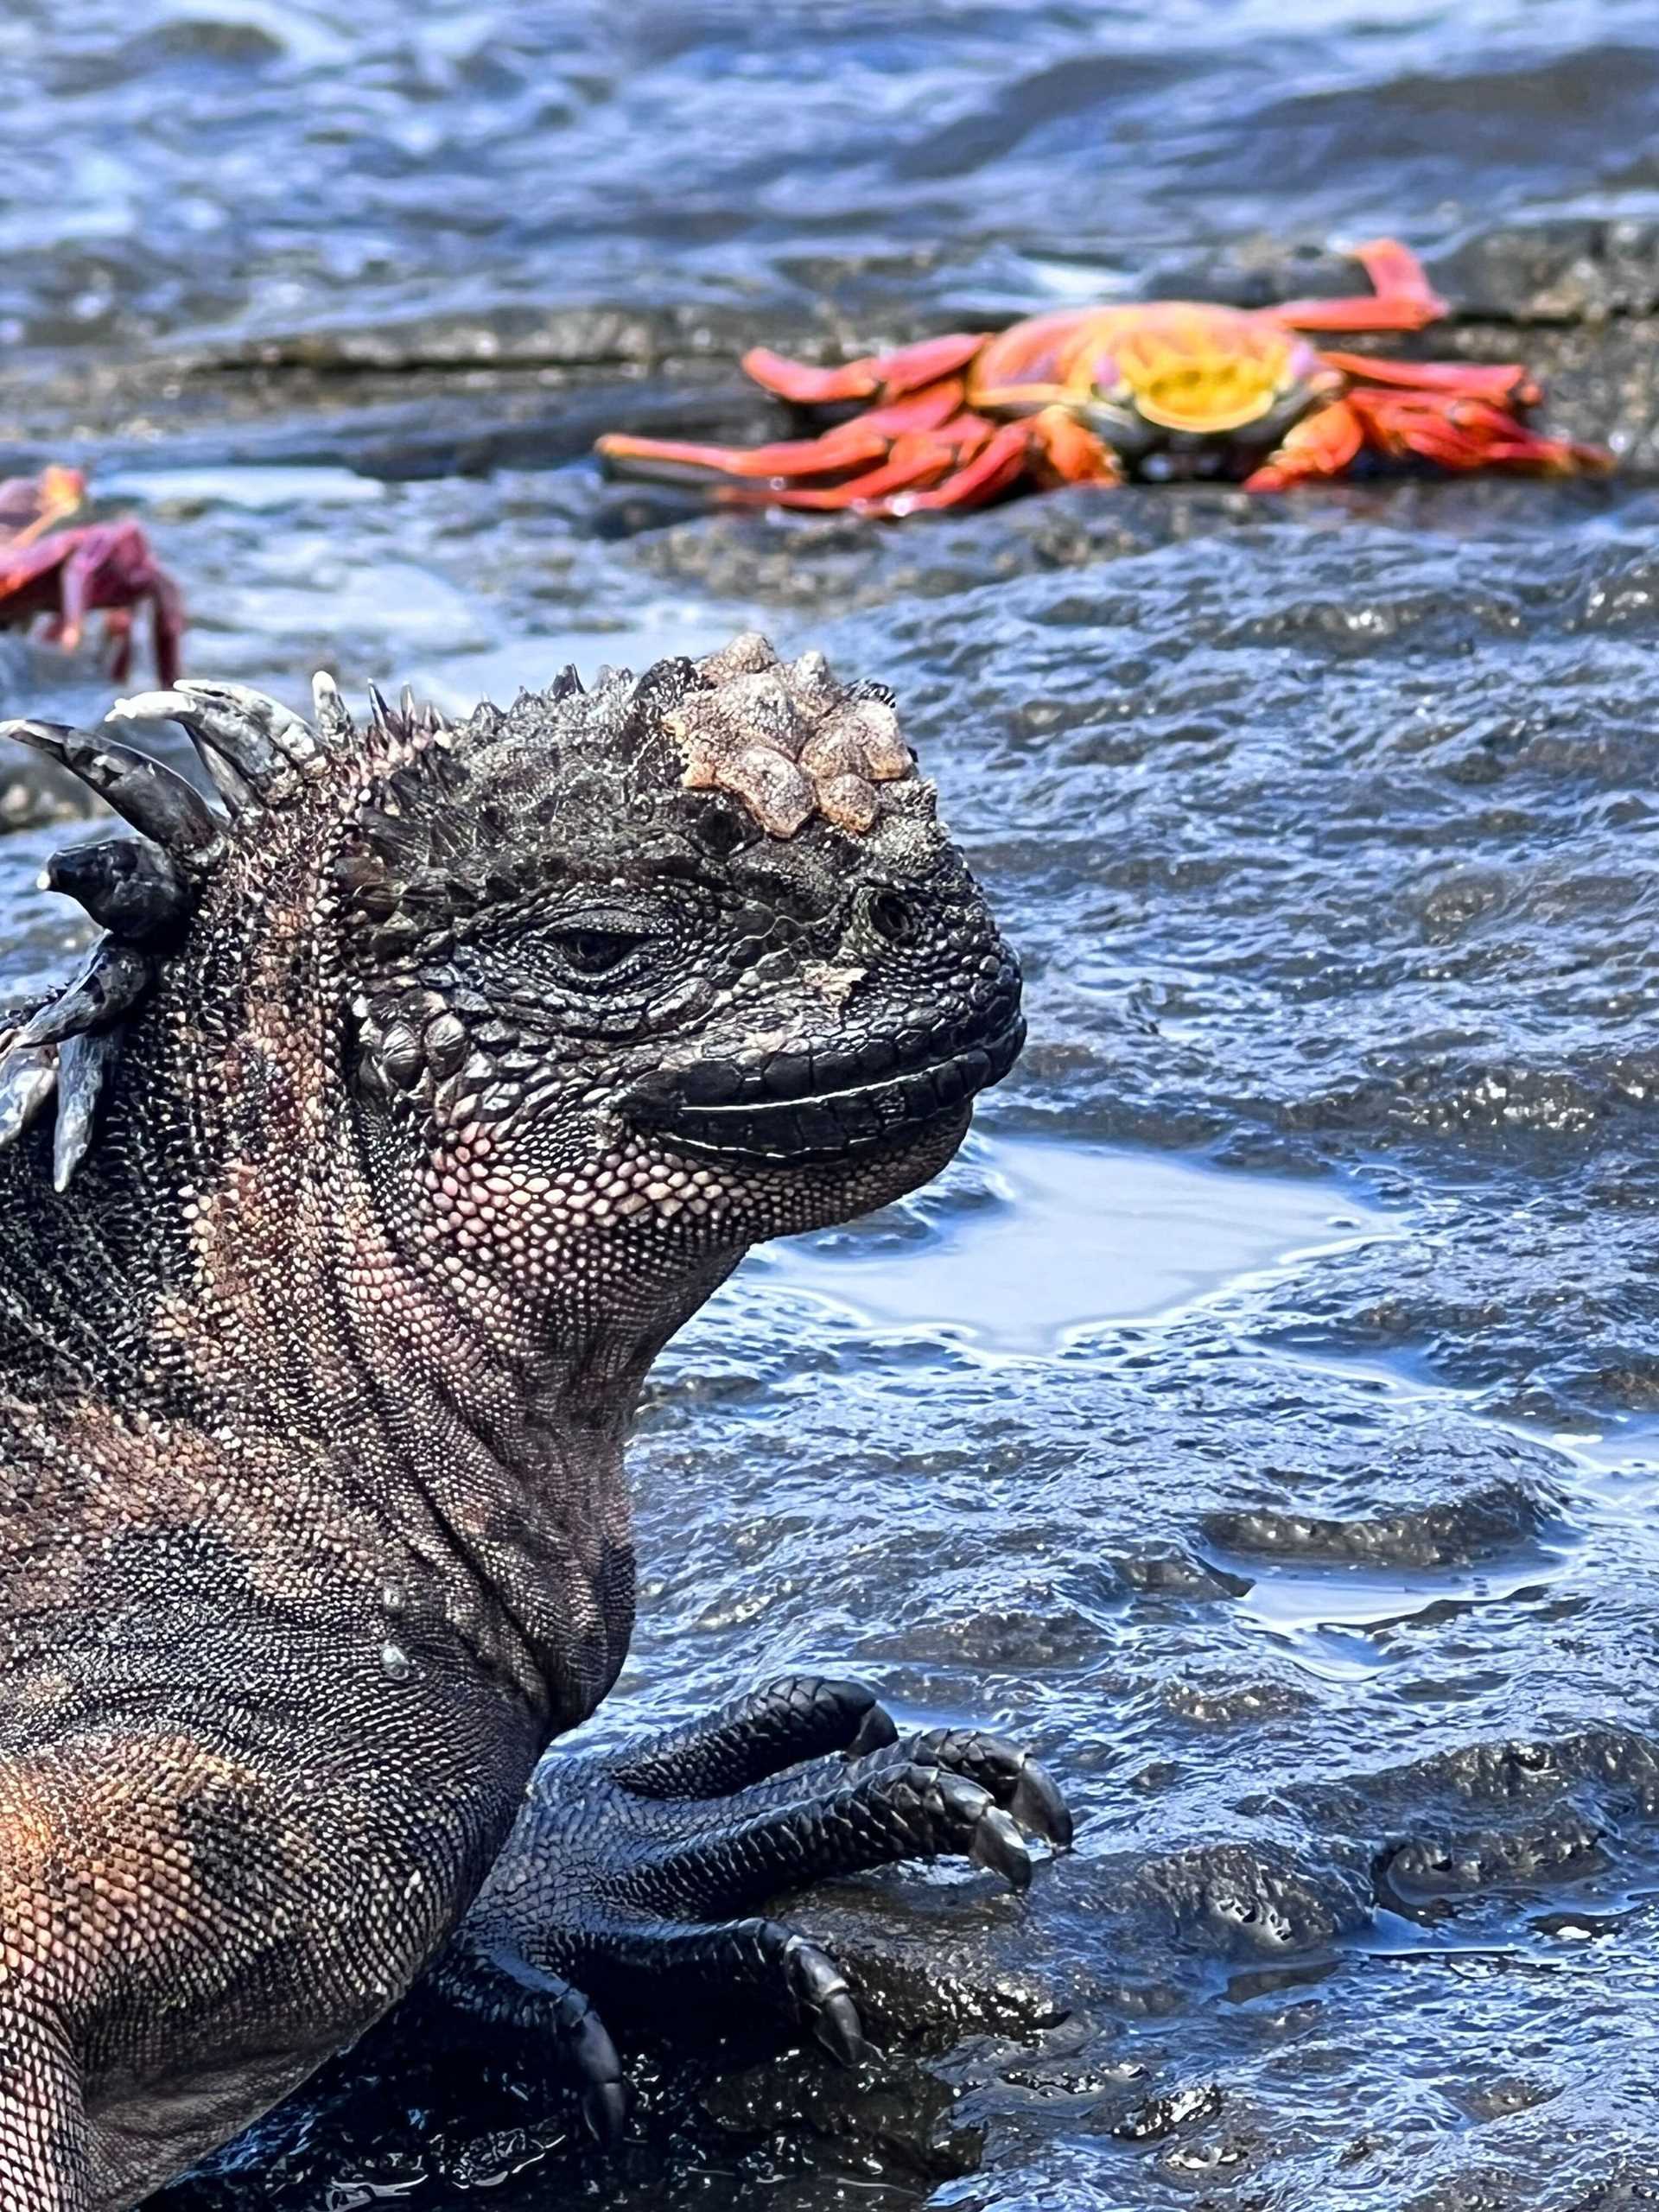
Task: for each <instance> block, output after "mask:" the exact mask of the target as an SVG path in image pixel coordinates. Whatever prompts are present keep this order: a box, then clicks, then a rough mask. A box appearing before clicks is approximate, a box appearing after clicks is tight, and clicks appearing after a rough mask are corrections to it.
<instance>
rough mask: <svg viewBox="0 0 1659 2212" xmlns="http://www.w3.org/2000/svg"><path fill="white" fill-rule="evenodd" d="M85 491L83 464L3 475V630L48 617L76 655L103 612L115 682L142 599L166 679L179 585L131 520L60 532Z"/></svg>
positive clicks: (52, 634)
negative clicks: (92, 619) (92, 618)
mask: <svg viewBox="0 0 1659 2212" xmlns="http://www.w3.org/2000/svg"><path fill="white" fill-rule="evenodd" d="M85 500H86V478H85V476H83V475H82V474H81V472H80V471H79V469H78V468H60V467H57V466H56V465H55V464H54V466H53V467H50V468H47V469H43V470H42V471H41V474H40V475H38V476H12V477H8V478H7V479H6V480H4V481H3V482H0V629H27V628H28V627H29V625H30V624H31V623H33V622H34V621H35V620H36V619H37V618H38V617H39V616H41V615H42V614H44V615H46V616H47V617H48V628H47V635H48V637H49V638H50V639H52V640H53V641H54V644H57V645H62V646H63V647H64V648H65V649H66V651H67V652H73V651H74V649H75V647H76V646H77V645H79V643H80V639H81V633H82V632H83V631H84V629H85V627H86V618H87V616H88V615H89V614H94V613H101V614H102V615H103V617H104V634H105V639H106V641H107V643H108V646H109V672H110V675H111V677H112V678H113V679H114V681H115V682H116V683H123V682H124V681H125V679H126V677H127V675H128V673H129V671H130V669H131V666H132V629H133V617H134V614H135V612H136V611H137V608H139V607H142V606H143V605H145V604H146V603H148V605H149V609H150V635H151V640H152V643H153V645H154V647H155V652H156V673H157V674H158V676H159V677H161V680H162V683H163V684H170V683H173V681H174V679H175V677H177V675H178V672H179V647H180V645H181V640H182V639H183V636H184V601H183V599H182V598H181V595H180V592H179V588H178V586H177V585H176V584H175V582H174V581H173V579H172V577H171V576H169V575H168V573H167V571H166V569H163V568H162V565H161V563H159V562H158V561H157V560H156V554H155V550H154V549H153V548H152V546H151V544H150V542H149V538H147V537H145V535H144V533H143V531H142V530H141V529H140V527H139V526H138V524H137V523H136V522H131V521H118V522H91V523H82V524H80V525H79V527H78V528H77V529H74V530H58V528H57V525H58V524H60V523H61V522H67V520H68V519H69V518H70V517H71V516H72V515H74V514H76V513H78V512H79V509H80V507H81V506H82V505H83V504H84V502H85ZM54 532H55V535H54Z"/></svg>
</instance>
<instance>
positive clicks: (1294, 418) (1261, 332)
mask: <svg viewBox="0 0 1659 2212" xmlns="http://www.w3.org/2000/svg"><path fill="white" fill-rule="evenodd" d="M1345 381H1346V379H1345V378H1344V376H1343V375H1342V372H1340V371H1339V370H1338V369H1335V368H1332V367H1331V366H1330V365H1328V364H1327V363H1326V362H1325V360H1324V359H1322V358H1321V356H1320V355H1319V353H1318V352H1317V351H1316V350H1315V348H1314V347H1313V346H1311V345H1310V344H1309V343H1308V342H1307V340H1306V339H1305V338H1302V337H1300V336H1299V335H1298V334H1296V333H1295V332H1294V331H1292V330H1287V329H1286V328H1285V327H1284V326H1283V325H1282V324H1281V323H1280V322H1278V321H1275V320H1274V318H1273V317H1272V315H1270V314H1262V313H1259V312H1252V311H1249V310H1244V309H1240V308H1224V307H1209V306H1205V305H1203V304H1201V303H1199V302H1193V301H1185V300H1180V301H1170V302H1163V303H1158V302H1154V303H1153V304H1152V305H1149V306H1135V307H1116V308H1092V309H1090V310H1088V311H1087V312H1084V313H1081V314H1079V313H1077V311H1076V310H1068V311H1065V312H1062V313H1058V314H1055V315H1038V316H1034V317H1033V319H1032V320H1030V321H1027V322H1020V323H1016V324H1015V325H1014V327H1013V328H1012V329H1010V330H1006V331H1003V332H1002V333H1001V334H1000V335H998V336H996V337H993V338H991V339H988V340H987V341H986V344H985V346H984V347H983V349H982V352H981V353H979V355H978V356H977V358H976V359H975V361H974V362H973V364H972V366H971V367H970V369H969V374H968V379H967V391H966V395H965V396H966V401H967V404H968V405H969V407H971V408H973V409H974V410H976V412H978V413H980V414H983V415H988V416H993V417H999V416H1000V417H1007V416H1016V415H1027V414H1033V413H1035V412H1036V411H1037V410H1039V408H1041V407H1045V406H1059V407H1063V408H1065V410H1067V411H1068V412H1069V413H1071V414H1072V415H1074V416H1076V418H1077V420H1078V421H1079V422H1081V423H1084V424H1085V425H1086V427H1087V428H1088V429H1090V430H1092V431H1093V432H1094V433H1095V435H1096V436H1097V437H1099V438H1101V439H1102V440H1103V442H1105V443H1106V444H1107V445H1109V446H1110V447H1111V448H1112V449H1113V450H1114V451H1115V452H1117V453H1121V454H1124V455H1125V457H1126V458H1132V457H1134V456H1135V454H1137V453H1139V452H1141V451H1142V450H1144V449H1145V448H1146V447H1147V446H1148V445H1149V444H1150V443H1152V442H1154V437H1153V435H1149V434H1161V433H1171V432H1173V433H1174V434H1176V435H1179V436H1182V437H1185V438H1209V437H1226V438H1232V439H1241V440H1243V441H1244V442H1248V443H1249V444H1251V445H1257V444H1260V445H1262V446H1263V447H1268V446H1272V445H1275V444H1277V442H1278V441H1279V440H1280V439H1281V437H1282V436H1283V435H1284V434H1285V432H1286V431H1287V429H1289V428H1290V427H1291V425H1292V424H1293V423H1296V422H1298V421H1300V418H1301V417H1302V416H1304V415H1306V413H1307V412H1308V411H1309V410H1311V409H1313V408H1314V407H1317V406H1321V405H1323V404H1325V402H1326V401H1327V400H1329V399H1332V398H1335V397H1338V395H1339V394H1340V393H1341V391H1342V390H1343V388H1344V383H1345Z"/></svg>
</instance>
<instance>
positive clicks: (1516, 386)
mask: <svg viewBox="0 0 1659 2212" xmlns="http://www.w3.org/2000/svg"><path fill="white" fill-rule="evenodd" d="M1355 258H1356V259H1357V261H1358V262H1359V263H1360V264H1361V265H1362V266H1363V269H1364V270H1365V273H1366V275H1367V276H1368V277H1370V280H1371V283H1372V285H1373V287H1374V288H1375V289H1373V291H1372V292H1371V293H1370V296H1367V297H1363V298H1356V299H1340V300H1293V301H1290V302H1287V304H1286V305H1285V306H1283V307H1274V308H1248V309H1246V308H1225V307H1216V306H1211V305H1207V304H1205V303H1204V302H1198V301H1192V300H1171V301H1160V302H1151V303H1149V304H1147V305H1145V306H1140V307H1116V308H1075V309H1065V310H1063V311H1062V312H1060V313H1058V314H1056V315H1035V316H1033V317H1032V318H1031V319H1030V320H1029V321H1025V322H1016V323H1015V324H1014V327H1013V328H1012V329H1010V330H1004V331H1001V332H1000V333H997V334H983V333H981V334H978V335H974V334H969V333H963V334H959V335H957V336H953V337H949V338H930V339H926V340H924V341H923V342H922V343H921V344H920V345H918V346H901V347H900V349H899V352H897V353H885V354H880V355H873V356H871V357H869V358H868V359H864V360H860V361H849V363H848V364H847V365H846V367H844V368H840V369H815V368H809V367H807V366H806V365H804V363H802V362H799V361H790V360H785V359H784V358H783V357H782V356H781V355H779V354H777V353H767V352H766V351H765V349H764V348H761V347H757V348H756V349H755V350H754V351H753V353H747V354H746V355H745V356H744V359H743V366H744V367H745V369H747V372H748V373H749V374H750V376H752V377H753V378H754V379H755V381H756V383H757V384H760V385H765V386H766V390H767V391H775V392H777V393H778V394H779V397H782V398H785V399H789V400H793V401H794V402H795V403H796V404H798V405H800V406H805V407H821V406H827V405H833V404H836V403H837V402H841V401H851V402H854V403H855V404H859V405H860V406H861V409H862V410H863V411H861V413H859V414H856V415H855V416H852V417H851V418H850V419H849V420H848V421H845V422H842V423H837V424H836V426H835V428H834V429H829V430H825V431H824V432H823V434H822V435H820V436H817V437H813V438H791V439H786V440H785V441H784V442H782V443H780V444H778V445H766V446H756V447H753V448H747V449H746V448H742V447H736V446H706V445H688V444H683V443H681V442H676V441H674V440H671V439H666V438H633V437H627V436H621V435H611V436H607V437H602V438H601V440H600V441H599V451H600V453H601V454H602V455H603V456H604V458H605V460H606V461H607V462H610V463H613V464H614V465H617V466H619V467H620V468H621V469H623V470H624V471H631V472H637V473H638V474H642V475H678V474H681V473H682V472H683V471H686V470H690V471H694V472H696V471H702V470H708V471H710V472H712V473H714V474H715V475H718V476H721V477H725V478H728V479H734V480H735V481H728V482H725V483H721V485H719V486H717V488H716V490H715V498H716V499H721V500H726V501H729V502H732V503H735V504H739V505H753V506H762V505H776V506H782V507H853V508H856V509H857V510H858V511H859V512H861V513H864V514H875V515H906V514H914V513H918V512H921V511H923V510H925V509H927V508H930V507H967V506H976V505H980V504H981V503H982V501H984V500H987V499H994V498H995V496H996V495H997V494H998V493H1002V492H1007V491H1009V490H1011V489H1012V488H1013V487H1014V486H1015V485H1017V484H1018V483H1019V482H1020V480H1021V479H1025V480H1027V481H1029V482H1031V483H1033V484H1035V485H1036V486H1039V487H1045V486H1052V485H1056V484H1122V483H1123V482H1124V481H1125V480H1127V479H1128V478H1130V477H1133V476H1147V477H1151V476H1166V477H1193V476H1209V477H1223V478H1226V479H1229V480H1238V479H1242V480H1243V484H1244V487H1245V489H1246V490H1247V491H1251V492H1280V491H1283V490H1284V489H1285V487H1286V486H1287V485H1291V484H1298V483H1303V482H1306V481H1307V480H1309V479H1311V478H1315V477H1322V476H1325V477H1328V476H1339V475H1340V474H1342V473H1343V471H1344V469H1345V468H1347V467H1348V466H1349V465H1350V463H1351V461H1354V460H1355V459H1356V457H1357V455H1358V454H1361V453H1363V452H1370V453H1377V454H1386V455H1387V456H1388V457H1389V459H1390V460H1395V461H1406V460H1411V459H1417V460H1422V461H1434V462H1437V463H1438V464H1439V465H1440V467H1442V468H1452V469H1465V468H1517V469H1534V470H1539V471H1542V472H1544V473H1547V474H1556V475H1567V476H1571V475H1577V474H1585V473H1599V472H1601V471H1603V470H1605V469H1607V468H1610V467H1611V466H1612V457H1611V454H1607V453H1605V452H1604V451H1603V450H1602V448H1600V447H1599V446H1586V445H1574V444H1572V443H1570V442H1567V440H1565V439H1560V438H1546V437H1541V436H1539V435H1537V433H1536V432H1535V431H1533V430H1529V429H1528V428H1527V425H1526V423H1525V421H1524V419H1523V411H1524V410H1526V409H1527V408H1529V407H1531V406H1533V405H1535V404H1536V402H1537V401H1538V399H1539V398H1540V397H1541V393H1540V391H1539V389H1538V386H1537V385H1535V383H1534V382H1533V381H1532V379H1531V378H1530V377H1529V375H1528V373H1527V372H1526V371H1525V369H1523V368H1519V367H1514V366H1503V367H1486V366H1484V365H1477V364H1475V363H1472V362H1461V361H1458V362H1439V361H1389V360H1379V359H1373V358H1372V357H1371V356H1370V355H1369V354H1362V353H1325V352H1323V351H1320V350H1319V349H1316V348H1315V347H1314V346H1310V345H1309V344H1308V343H1307V342H1306V340H1305V339H1304V338H1302V337H1301V336H1300V333H1301V332H1303V331H1391V330H1421V329H1423V328H1424V327H1426V326H1427V324H1429V323H1431V322H1433V321H1437V320H1438V319H1439V317H1440V316H1441V315H1445V314H1446V305H1445V302H1443V301H1441V300H1440V299H1439V298H1438V297H1437V296H1435V294H1434V293H1433V291H1432V290H1431V289H1429V283H1428V279H1427V277H1426V276H1425V275H1424V273H1423V270H1422V268H1421V264H1420V263H1419V262H1418V260H1417V257H1416V256H1415V255H1414V254H1413V253H1412V252H1410V251H1408V249H1407V248H1406V247H1405V246H1403V245H1398V244H1396V243H1395V241H1394V240H1393V239H1392V238H1377V239H1375V240H1373V241H1372V242H1371V243H1370V245H1363V246H1360V247H1359V248H1358V249H1357V252H1356V255H1355ZM757 479H758V480H759V481H756V480H757Z"/></svg>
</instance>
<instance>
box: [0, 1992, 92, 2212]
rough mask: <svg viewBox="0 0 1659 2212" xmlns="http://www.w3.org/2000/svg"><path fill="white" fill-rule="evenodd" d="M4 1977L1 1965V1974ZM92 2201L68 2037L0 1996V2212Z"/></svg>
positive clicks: (51, 2211)
mask: <svg viewBox="0 0 1659 2212" xmlns="http://www.w3.org/2000/svg"><path fill="white" fill-rule="evenodd" d="M3 1980H15V1976H14V1975H13V1974H11V1973H10V1971H8V1972H7V1973H6V1974H4V1976H3ZM0 1986H3V1981H0ZM91 2205H92V2179H91V2173H90V2155H89V2142H88V2133H87V2126H86V2111H85V2108H84V2107H83V2105H82V2102H81V2088H80V2068H79V2064H78V2063H77V2061H76V2058H75V2055H74V2052H73V2049H72V2048H71V2045H70V2042H69V2038H68V2037H67V2035H65V2034H64V2033H63V2032H62V2031H61V2030H60V2029H59V2028H58V2027H57V2025H56V2024H55V2023H54V2022H53V2021H51V2020H50V2019H48V2018H45V2017H43V2016H41V2015H39V2014H36V2013H34V2012H30V2011H29V2010H28V2009H27V2008H26V2007H25V2006H23V2005H19V2004H17V2003H16V1999H15V1998H14V1999H12V2000H11V2001H10V2002H8V2001H5V2000H4V1999H0V2212H90V2208H91Z"/></svg>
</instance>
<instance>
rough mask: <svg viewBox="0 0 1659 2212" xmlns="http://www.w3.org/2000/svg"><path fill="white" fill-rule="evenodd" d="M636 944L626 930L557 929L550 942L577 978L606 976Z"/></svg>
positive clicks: (634, 937) (637, 940)
mask: <svg viewBox="0 0 1659 2212" xmlns="http://www.w3.org/2000/svg"><path fill="white" fill-rule="evenodd" d="M640 941H641V940H640V939H639V938H638V937H636V936H634V935H632V933H631V932H630V931H626V930H561V931H559V933H558V935H557V936H556V938H554V940H553V942H554V944H556V946H557V947H558V949H559V951H560V953H561V954H562V956H563V959H564V963H565V965H566V966H567V967H569V968H572V969H575V973H576V974H577V975H578V976H608V975H609V974H610V972H611V971H612V969H614V968H620V966H621V965H622V963H623V962H624V961H625V960H626V958H627V957H628V955H629V954H630V953H631V952H632V950H633V949H634V947H635V946H636V945H637V944H639V943H640Z"/></svg>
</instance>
